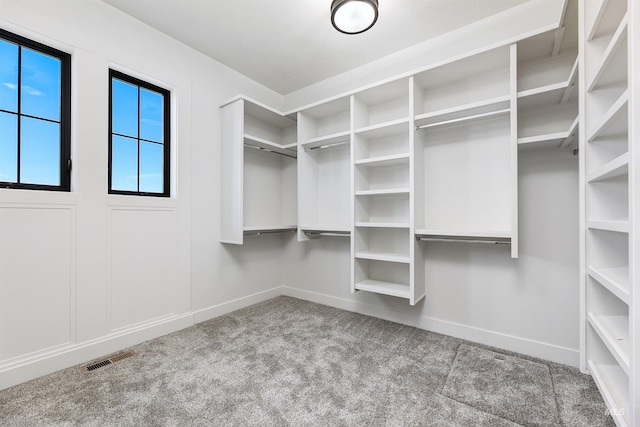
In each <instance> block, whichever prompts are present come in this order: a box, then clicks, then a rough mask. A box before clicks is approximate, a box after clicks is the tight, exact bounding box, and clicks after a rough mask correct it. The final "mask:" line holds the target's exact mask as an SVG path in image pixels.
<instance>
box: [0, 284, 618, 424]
mask: <svg viewBox="0 0 640 427" xmlns="http://www.w3.org/2000/svg"><path fill="white" fill-rule="evenodd" d="M131 350H134V351H135V352H136V355H135V356H133V357H129V358H126V359H124V360H121V361H119V362H117V363H114V364H112V365H109V366H105V367H103V368H100V369H96V370H94V371H92V372H89V373H85V372H83V371H82V370H81V369H80V367H73V368H69V369H65V370H62V371H59V372H56V373H54V374H51V375H48V376H45V377H42V378H39V379H36V380H34V381H30V382H28V383H24V384H21V385H18V386H16V387H12V388H9V389H6V390H3V391H0V424H1V425H2V426H11V427H13V426H76V425H80V426H218V425H220V426H228V425H235V426H249V425H260V426H272V425H274V426H281V425H291V426H304V425H323V426H324V425H329V426H352V425H356V426H406V425H424V426H519V425H520V426H580V427H584V426H613V425H614V424H613V421H612V420H611V418H610V417H608V416H607V415H606V409H605V406H604V403H603V401H602V398H601V397H600V395H599V393H598V391H597V389H596V387H595V385H594V383H593V381H592V380H591V378H590V377H589V376H586V375H583V374H580V373H579V372H578V370H576V369H574V368H571V367H568V366H564V365H559V364H555V363H551V362H546V361H542V360H537V359H533V358H530V357H526V356H522V355H517V354H513V353H509V352H505V351H501V350H496V349H492V348H488V347H484V346H481V345H477V344H473V343H470V342H466V341H462V340H459V339H455V338H451V337H448V336H444V335H439V334H435V333H431V332H426V331H423V330H420V329H416V328H412V327H408V326H404V325H399V324H397V323H392V322H388V321H384V320H380V319H377V318H373V317H368V316H363V315H359V314H355V313H350V312H347V311H343V310H338V309H335V308H331V307H327V306H323V305H318V304H314V303H310V302H306V301H301V300H297V299H294V298H288V297H278V298H275V299H272V300H269V301H265V302H263V303H260V304H257V305H254V306H251V307H248V308H245V309H242V310H238V311H235V312H233V313H230V314H228V315H225V316H222V317H218V318H216V319H213V320H210V321H207V322H203V323H200V324H197V325H195V326H193V327H191V328H188V329H184V330H182V331H179V332H176V333H173V334H170V335H166V336H163V337H160V338H158V339H155V340H152V341H148V342H145V343H142V344H140V345H137V346H135V347H132V348H131Z"/></svg>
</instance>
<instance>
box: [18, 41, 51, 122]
mask: <svg viewBox="0 0 640 427" xmlns="http://www.w3.org/2000/svg"><path fill="white" fill-rule="evenodd" d="M60 72H61V71H60V60H59V59H57V58H53V57H51V56H49V55H45V54H42V53H39V52H35V51H33V50H30V49H27V48H22V68H21V69H20V73H21V78H22V81H21V83H20V85H21V91H20V96H21V108H20V110H21V113H22V114H27V115H30V116H36V117H42V118H45V119H50V120H56V121H59V120H60V80H61V78H60Z"/></svg>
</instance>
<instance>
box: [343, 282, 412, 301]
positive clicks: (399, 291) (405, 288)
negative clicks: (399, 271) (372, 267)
mask: <svg viewBox="0 0 640 427" xmlns="http://www.w3.org/2000/svg"><path fill="white" fill-rule="evenodd" d="M355 289H356V290H359V291H369V292H374V293H377V294H383V295H390V296H394V297H400V298H410V296H411V292H410V291H411V288H410V287H409V285H407V284H403V283H393V282H385V281H382V280H372V279H367V280H363V281H361V282H358V283H356V284H355Z"/></svg>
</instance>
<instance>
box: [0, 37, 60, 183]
mask: <svg viewBox="0 0 640 427" xmlns="http://www.w3.org/2000/svg"><path fill="white" fill-rule="evenodd" d="M19 61H20V63H18V62H19ZM61 73H62V71H61V61H60V60H59V59H58V58H55V57H52V56H50V55H47V54H44V53H40V52H37V51H35V50H32V49H29V48H26V47H22V48H19V46H18V45H16V44H14V43H11V42H8V41H6V40H0V181H5V182H11V183H17V182H20V183H26V184H40V185H54V186H58V185H60V143H61V141H60V126H61V125H60V115H61V98H62V97H61ZM18 74H20V88H18V84H19V83H18V82H19V79H18ZM18 98H19V101H20V102H18ZM18 110H20V111H18ZM19 114H20V117H19ZM25 116H30V117H25ZM18 128H19V129H20V132H19V134H18ZM18 157H19V160H18ZM18 163H19V165H18ZM18 166H19V168H20V172H19V173H18ZM18 175H19V176H18Z"/></svg>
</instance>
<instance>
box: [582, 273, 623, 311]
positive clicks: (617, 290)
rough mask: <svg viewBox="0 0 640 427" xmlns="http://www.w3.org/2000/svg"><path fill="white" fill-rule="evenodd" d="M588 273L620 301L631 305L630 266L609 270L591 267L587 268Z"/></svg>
mask: <svg viewBox="0 0 640 427" xmlns="http://www.w3.org/2000/svg"><path fill="white" fill-rule="evenodd" d="M587 273H588V274H589V276H591V277H592V278H593V279H594V280H595V281H597V282H598V283H600V284H601V285H602V286H604V287H605V288H606V289H608V290H609V292H611V293H612V294H613V295H615V296H616V297H617V298H618V299H620V300H621V301H622V302H624V303H625V304H627V305H629V302H630V297H631V295H630V292H629V289H630V288H629V286H630V284H629V266H625V267H609V268H597V267H593V266H591V267H588V268H587Z"/></svg>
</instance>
